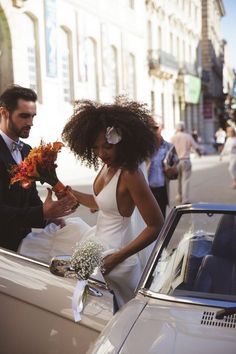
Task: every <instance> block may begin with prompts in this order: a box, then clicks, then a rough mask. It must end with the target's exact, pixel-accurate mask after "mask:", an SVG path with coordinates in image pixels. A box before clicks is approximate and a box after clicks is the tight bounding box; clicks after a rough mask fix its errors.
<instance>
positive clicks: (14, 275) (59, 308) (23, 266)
mask: <svg viewBox="0 0 236 354" xmlns="http://www.w3.org/2000/svg"><path fill="white" fill-rule="evenodd" d="M90 284H91V283H90ZM75 286H76V280H74V279H67V278H62V277H57V276H55V275H53V274H51V273H50V271H49V266H48V265H47V264H44V263H41V262H38V261H36V260H33V259H30V258H27V257H23V256H20V255H17V254H16V253H14V252H11V251H7V250H4V249H0V303H1V316H0V328H1V331H0V345H1V353H4V354H14V353H17V354H19V353H24V354H32V353H35V354H37V353H38V354H42V353H53V354H56V353H58V354H60V353H61V354H65V353H70V354H73V353H77V354H78V353H85V352H86V351H87V349H88V348H89V347H90V346H91V345H92V344H93V342H94V341H95V339H96V338H97V337H98V335H99V333H100V332H101V330H102V329H103V328H104V326H105V325H106V323H107V322H108V321H109V319H110V318H111V317H112V295H111V294H110V292H109V291H108V290H107V289H106V287H105V284H101V283H98V282H94V283H93V286H95V288H96V289H97V292H96V291H95V292H94V296H92V295H89V296H88V298H87V301H86V303H85V306H84V309H83V313H82V316H81V321H80V322H78V323H76V322H75V321H74V318H73V313H72V306H71V299H72V296H73V292H74V289H75ZM96 294H97V295H96ZM95 295H96V296H95Z"/></svg>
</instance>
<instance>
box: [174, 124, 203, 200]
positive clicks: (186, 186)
mask: <svg viewBox="0 0 236 354" xmlns="http://www.w3.org/2000/svg"><path fill="white" fill-rule="evenodd" d="M171 142H172V144H174V146H175V149H176V152H177V155H178V158H179V164H178V169H179V174H178V194H177V196H176V201H177V202H179V203H183V204H186V203H189V202H190V198H189V192H190V177H191V173H192V163H191V160H190V153H191V149H194V150H195V151H196V152H197V154H198V155H199V156H201V151H200V148H199V145H198V144H197V143H196V142H195V141H194V139H193V137H192V135H190V134H188V133H186V132H185V125H184V122H179V123H178V124H177V126H176V133H175V135H174V136H173V137H172V138H171Z"/></svg>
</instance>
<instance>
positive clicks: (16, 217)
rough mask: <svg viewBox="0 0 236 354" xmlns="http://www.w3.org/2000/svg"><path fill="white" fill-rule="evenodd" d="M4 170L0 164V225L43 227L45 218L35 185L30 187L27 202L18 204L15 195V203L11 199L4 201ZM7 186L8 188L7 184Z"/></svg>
mask: <svg viewBox="0 0 236 354" xmlns="http://www.w3.org/2000/svg"><path fill="white" fill-rule="evenodd" d="M6 186H7V184H6V170H5V166H4V165H2V164H0V219H1V225H2V226H3V227H4V228H6V227H9V226H10V225H11V224H12V225H14V227H19V228H21V227H29V228H31V227H36V228H37V227H39V228H41V227H44V226H45V220H44V216H43V204H42V201H41V200H40V198H39V196H38V193H37V190H36V188H35V187H32V189H31V190H30V191H27V192H26V193H29V195H28V200H29V203H23V205H22V206H20V203H19V201H18V200H17V198H18V197H19V198H20V194H19V196H17V197H16V201H15V205H16V206H14V203H13V202H12V196H11V201H10V202H6V190H5V189H6ZM7 188H10V187H9V186H8V187H7ZM19 188H20V187H19Z"/></svg>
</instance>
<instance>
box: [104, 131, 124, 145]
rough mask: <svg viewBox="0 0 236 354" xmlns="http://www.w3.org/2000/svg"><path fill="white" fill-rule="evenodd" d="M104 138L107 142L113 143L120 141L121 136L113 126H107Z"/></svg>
mask: <svg viewBox="0 0 236 354" xmlns="http://www.w3.org/2000/svg"><path fill="white" fill-rule="evenodd" d="M106 139H107V142H108V143H109V144H113V145H115V144H118V143H119V142H120V141H121V139H122V137H121V135H120V134H119V133H118V132H117V130H116V129H115V128H114V127H107V130H106Z"/></svg>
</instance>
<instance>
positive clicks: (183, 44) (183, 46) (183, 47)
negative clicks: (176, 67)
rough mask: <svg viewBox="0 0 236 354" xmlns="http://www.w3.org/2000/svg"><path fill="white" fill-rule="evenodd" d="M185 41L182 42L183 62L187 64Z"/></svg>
mask: <svg viewBox="0 0 236 354" xmlns="http://www.w3.org/2000/svg"><path fill="white" fill-rule="evenodd" d="M185 54H186V53H185V41H184V39H183V42H182V61H183V62H185V61H186V60H185V59H186V58H185Z"/></svg>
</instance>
